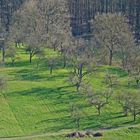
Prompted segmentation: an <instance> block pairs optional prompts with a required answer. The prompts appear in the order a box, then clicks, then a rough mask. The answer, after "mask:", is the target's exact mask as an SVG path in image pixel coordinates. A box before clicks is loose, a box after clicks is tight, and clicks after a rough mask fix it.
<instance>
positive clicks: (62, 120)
mask: <svg viewBox="0 0 140 140" xmlns="http://www.w3.org/2000/svg"><path fill="white" fill-rule="evenodd" d="M18 52H19V54H20V55H19V56H20V60H18V61H17V62H16V63H15V66H14V67H12V66H11V64H10V60H9V59H7V60H6V65H5V67H0V76H5V77H6V79H7V84H8V85H7V89H6V90H5V91H4V92H3V93H0V137H10V136H25V135H34V134H40V133H51V132H59V131H73V130H75V124H74V123H73V120H72V118H71V117H70V111H69V110H70V109H69V108H70V104H72V103H76V104H78V105H79V106H80V110H81V114H82V118H81V121H80V129H81V130H87V129H93V130H97V129H102V128H115V127H119V126H130V125H134V124H139V123H140V117H139V118H137V120H136V122H133V117H132V116H131V115H129V116H128V117H124V115H123V113H122V109H121V107H120V106H119V105H118V103H117V102H116V101H115V100H114V99H112V101H111V103H110V104H109V105H107V106H106V107H105V108H104V109H103V110H102V112H101V116H98V114H97V111H96V109H95V108H94V107H92V106H90V105H89V104H88V102H87V100H86V99H85V96H83V95H82V94H78V93H77V92H76V89H75V87H73V86H72V85H71V84H70V83H69V82H68V75H69V72H70V69H68V68H65V69H64V68H62V66H61V61H60V60H61V59H60V60H59V62H58V66H57V69H55V70H54V71H53V74H52V75H50V74H49V68H48V66H47V61H46V62H42V63H40V67H39V68H37V58H34V60H33V63H32V64H30V63H29V62H28V55H27V54H26V53H25V52H24V50H23V48H21V49H18ZM46 54H47V56H48V59H49V57H50V56H52V55H53V56H54V55H55V56H59V54H58V53H57V52H53V51H51V50H46ZM106 70H110V71H111V73H114V74H116V75H117V77H118V81H119V82H118V83H119V84H118V85H117V86H115V87H114V92H115V94H117V93H118V92H120V91H121V92H128V91H132V92H137V91H139V88H137V87H136V86H135V83H133V82H132V85H131V86H128V82H127V81H128V75H127V73H126V72H125V71H123V70H121V68H118V67H109V66H101V67H98V68H97V70H96V72H95V73H93V74H92V75H91V76H90V77H87V78H86V79H88V80H90V82H91V84H92V85H93V88H94V90H95V91H100V90H101V91H103V90H105V88H106V86H105V83H104V77H105V74H106ZM139 132H140V129H137V130H136V133H135V132H131V130H128V129H124V130H121V132H120V131H119V130H118V131H115V132H114V131H107V132H105V134H107V135H105V139H109V138H110V139H111V138H114V137H116V136H117V137H119V138H120V139H124V138H126V137H127V136H128V137H129V139H131V138H132V136H133V139H135V140H136V139H137V138H138V136H139V135H138V134H139ZM59 137H60V138H61V139H62V140H63V138H62V137H61V136H59ZM59 137H55V136H54V137H48V139H49V140H51V139H59ZM117 137H116V138H114V140H115V139H117ZM37 139H38V138H37ZM39 139H40V140H43V139H45V140H46V139H47V138H43V137H42V138H39ZM129 139H127V140H129ZM34 140H35V138H34ZM87 140H88V139H87Z"/></svg>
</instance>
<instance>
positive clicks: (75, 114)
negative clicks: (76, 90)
mask: <svg viewBox="0 0 140 140" xmlns="http://www.w3.org/2000/svg"><path fill="white" fill-rule="evenodd" d="M69 110H70V117H71V119H72V120H73V122H74V124H75V126H76V128H77V129H79V128H80V121H81V119H82V112H81V109H80V107H79V106H78V105H76V104H71V105H70V109H69Z"/></svg>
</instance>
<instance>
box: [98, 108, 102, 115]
mask: <svg viewBox="0 0 140 140" xmlns="http://www.w3.org/2000/svg"><path fill="white" fill-rule="evenodd" d="M98 115H99V116H100V115H101V109H100V107H98Z"/></svg>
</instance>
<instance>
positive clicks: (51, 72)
mask: <svg viewBox="0 0 140 140" xmlns="http://www.w3.org/2000/svg"><path fill="white" fill-rule="evenodd" d="M52 70H53V68H52V67H50V75H52Z"/></svg>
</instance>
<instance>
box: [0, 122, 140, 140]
mask: <svg viewBox="0 0 140 140" xmlns="http://www.w3.org/2000/svg"><path fill="white" fill-rule="evenodd" d="M128 127H140V124H136V125H129V126H120V127H114V128H103V129H99V130H96V131H110V130H119V129H123V128H128ZM93 131H95V130H93ZM96 131H95V132H96ZM65 134H68V132H58V133H46V134H39V135H32V136H17V137H5V138H0V140H26V139H33V138H41V137H48V136H59V135H65Z"/></svg>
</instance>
